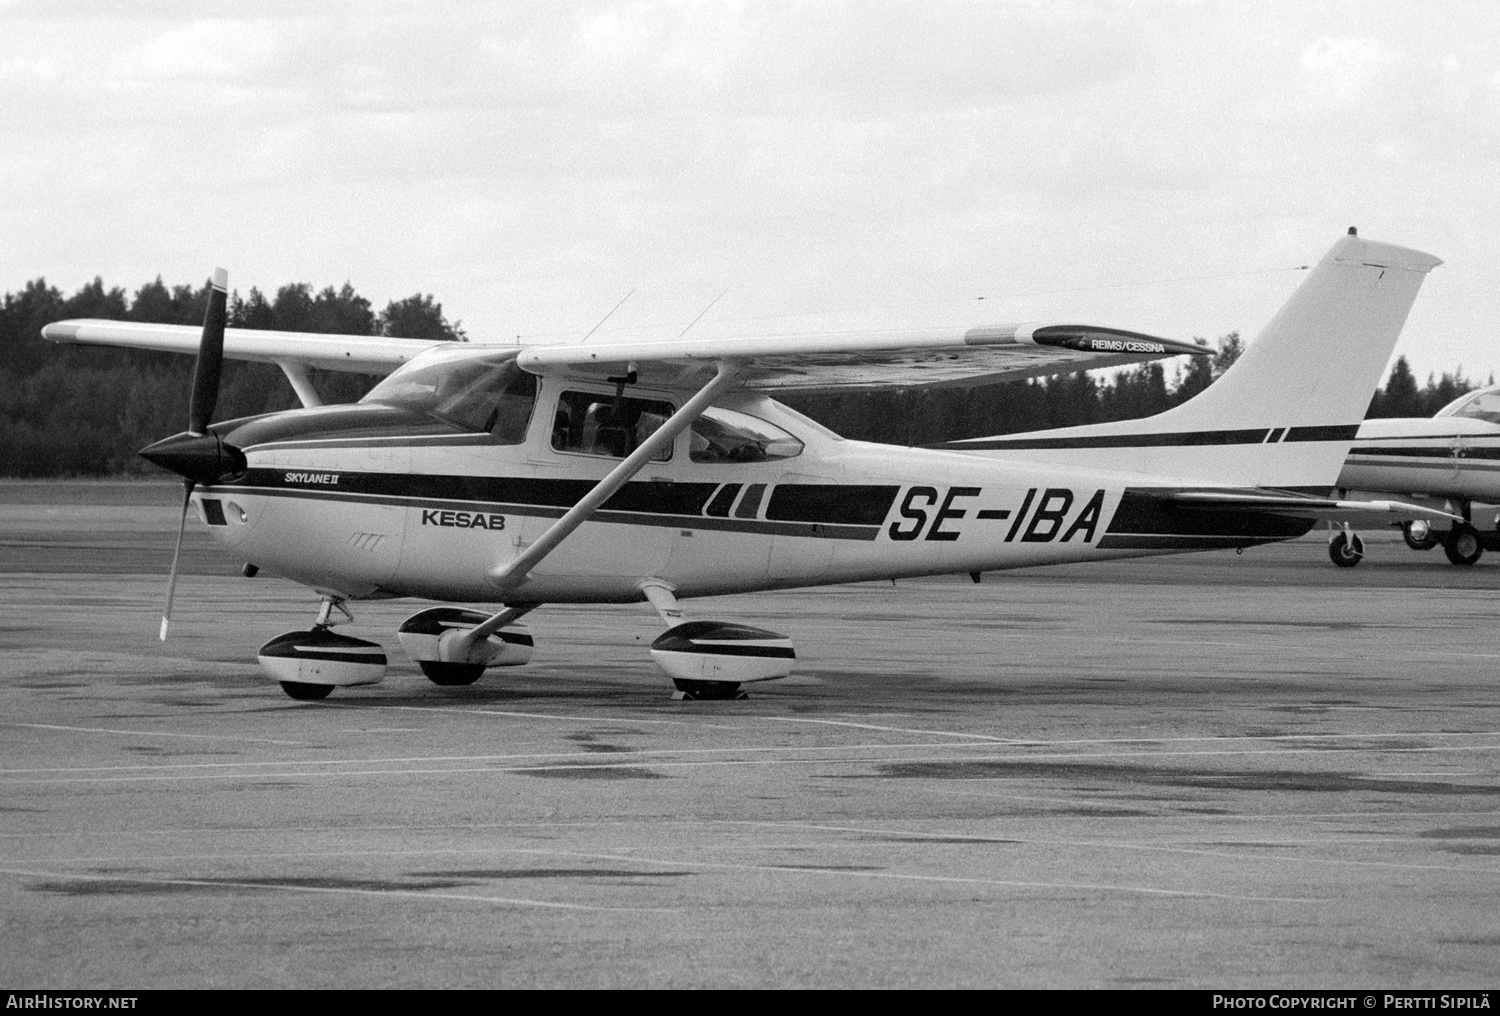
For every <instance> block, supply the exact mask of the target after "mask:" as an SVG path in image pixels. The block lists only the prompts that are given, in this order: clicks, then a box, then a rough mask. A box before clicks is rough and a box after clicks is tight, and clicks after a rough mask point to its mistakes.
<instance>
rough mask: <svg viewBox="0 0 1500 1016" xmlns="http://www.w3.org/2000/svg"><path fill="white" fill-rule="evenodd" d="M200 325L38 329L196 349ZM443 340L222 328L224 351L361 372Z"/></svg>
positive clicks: (136, 345) (65, 338)
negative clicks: (198, 326)
mask: <svg viewBox="0 0 1500 1016" xmlns="http://www.w3.org/2000/svg"><path fill="white" fill-rule="evenodd" d="M201 335H202V330H201V329H199V328H197V327H195V326H192V325H152V324H141V323H139V322H134V321H101V320H98V319H77V320H72V321H58V322H55V323H53V324H50V325H47V326H46V327H45V328H43V329H42V338H44V339H49V340H51V341H52V342H59V343H64V344H71V345H83V346H125V347H127V348H129V349H150V350H155V351H156V352H162V353H186V354H188V355H197V352H198V342H199V338H200V336H201ZM446 344H447V343H439V342H432V341H430V340H422V339H391V338H386V337H384V336H380V335H325V334H322V333H318V332H270V331H260V330H257V329H253V328H226V329H224V356H225V357H227V358H228V359H231V360H256V361H259V362H261V363H274V364H277V365H280V366H282V367H289V366H290V367H297V366H300V367H318V368H321V369H322V370H343V371H352V372H355V373H359V374H389V373H390V372H391V371H393V370H395V369H396V368H397V367H399V366H401V365H402V364H403V363H405V362H406V361H408V360H410V359H411V358H412V357H414V356H416V355H417V354H418V353H420V352H422V351H423V350H424V349H427V348H429V347H431V346H434V345H446Z"/></svg>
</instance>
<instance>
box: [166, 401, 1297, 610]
mask: <svg viewBox="0 0 1500 1016" xmlns="http://www.w3.org/2000/svg"><path fill="white" fill-rule="evenodd" d="M564 388H566V389H569V390H578V389H580V388H584V389H588V388H589V385H588V383H587V382H574V381H570V380H566V379H563V380H558V379H554V378H547V379H544V380H543V382H542V383H541V384H540V385H539V388H538V392H537V399H536V406H535V410H534V412H533V414H532V418H531V424H530V426H529V428H528V429H527V430H526V433H525V438H524V440H522V441H521V443H518V444H496V443H493V442H492V441H491V440H490V438H489V435H487V434H483V433H479V434H463V435H454V434H435V435H431V436H424V435H420V434H413V433H411V429H410V427H409V426H404V427H403V426H399V425H390V426H388V427H387V429H388V430H389V431H390V432H389V433H384V434H383V433H381V429H382V426H385V425H384V424H383V423H382V422H381V419H380V409H379V407H371V406H367V405H355V406H337V407H327V408H324V409H314V410H300V411H292V412H290V413H286V414H277V415H275V416H272V417H261V418H252V419H251V420H248V421H231V422H229V423H226V424H220V425H217V426H216V428H215V429H216V430H218V431H219V432H220V433H221V435H222V436H224V438H225V440H227V441H230V442H231V443H234V444H236V445H237V446H239V447H241V448H242V449H243V451H244V453H245V457H246V461H247V463H248V468H247V469H246V470H245V472H244V473H243V474H242V475H241V476H239V477H236V478H234V479H233V480H230V481H227V482H223V481H221V482H219V483H215V484H212V485H207V486H203V487H200V488H199V489H198V490H197V491H196V492H195V494H194V495H193V500H194V501H195V503H196V504H197V506H198V512H199V515H200V517H201V518H202V519H203V521H204V522H205V523H207V526H208V530H209V532H210V533H211V534H212V535H213V536H214V537H215V538H216V539H218V540H219V541H220V542H221V543H222V544H223V545H224V546H225V547H226V548H227V549H228V550H229V551H230V552H231V553H233V554H235V555H236V556H238V557H239V558H241V559H242V560H244V561H246V562H247V563H250V564H254V565H256V566H257V567H258V568H261V569H264V570H265V571H267V572H270V573H272V574H276V575H280V576H283V577H286V578H289V579H293V580H295V581H297V582H300V583H303V584H305V585H308V586H311V587H313V588H314V589H317V590H319V591H320V592H323V593H325V594H329V595H334V596H338V597H341V598H343V597H348V598H363V597H377V596H418V597H426V598H431V599H438V600H448V601H464V602H507V603H517V602H537V603H558V602H630V601H639V600H642V599H643V598H644V595H643V592H642V588H643V583H645V582H646V581H647V580H653V581H658V582H663V583H666V584H667V585H668V586H669V587H671V588H672V589H673V590H674V591H675V593H676V595H678V596H679V597H691V596H705V595H713V594H723V593H732V592H746V591H753V590H761V589H773V588H783V587H794V586H805V585H817V584H825V583H835V582H849V581H861V580H869V579H884V578H898V577H906V576H917V575H929V574H940V573H955V572H977V571H990V570H999V569H1006V568H1017V567H1025V566H1029V565H1040V564H1054V563H1062V562H1072V561H1085V560H1103V559H1110V558H1118V557H1130V556H1137V555H1140V554H1147V553H1157V554H1159V553H1163V552H1171V551H1174V550H1182V551H1187V550H1204V549H1213V548H1216V547H1230V546H1235V547H1243V546H1250V545H1253V544H1257V543H1264V542H1268V541H1271V540H1278V539H1286V538H1288V537H1292V536H1297V535H1300V534H1301V533H1303V532H1306V531H1307V530H1308V529H1309V528H1310V527H1311V526H1312V524H1313V523H1312V522H1310V521H1306V520H1299V519H1293V518H1267V517H1256V518H1251V517H1248V516H1247V517H1243V518H1241V517H1239V516H1236V515H1235V514H1234V513H1232V512H1228V513H1226V512H1207V513H1204V512H1179V511H1173V510H1171V509H1169V508H1165V507H1163V506H1160V505H1159V504H1156V503H1155V502H1153V499H1152V498H1151V494H1150V492H1151V490H1152V489H1161V488H1162V487H1163V481H1164V479H1165V478H1164V477H1163V476H1161V475H1160V474H1156V475H1153V476H1150V477H1149V478H1148V477H1146V476H1143V475H1139V474H1136V473H1134V472H1125V471H1115V470H1109V469H1100V468H1086V469H1080V468H1079V466H1078V465H1077V464H1068V465H1066V466H1063V465H1051V464H1049V463H1047V462H1046V461H1044V460H1043V457H1042V456H1038V455H1035V454H1031V455H1026V454H1017V455H1015V456H1014V457H997V456H996V455H995V454H994V453H990V454H976V453H973V452H960V451H952V450H933V449H917V448H898V447H893V446H887V445H878V444H870V443H866V442H860V441H851V440H844V439H842V438H839V437H837V436H836V435H834V434H832V433H831V432H829V431H827V430H825V429H824V428H822V427H820V426H819V425H817V424H815V423H813V422H812V421H810V420H808V419H807V418H806V417H803V416H801V415H800V414H798V413H795V412H794V411H792V410H789V409H788V408H786V407H784V406H781V405H780V404H778V403H776V402H774V401H772V400H770V399H768V398H765V397H762V396H759V395H755V394H739V395H732V396H730V397H727V398H726V399H724V400H722V401H721V402H720V403H719V404H720V405H723V406H726V407H729V408H732V409H736V410H739V411H741V412H745V413H748V414H750V415H753V416H756V417H757V418H759V419H762V420H765V421H767V422H769V423H772V424H774V425H775V426H777V427H780V428H782V429H783V430H785V431H786V432H788V433H790V434H792V435H793V436H794V437H796V438H797V439H798V440H799V441H801V442H802V450H801V452H800V454H796V455H794V456H791V457H786V458H779V459H775V460H771V461H749V462H712V463H705V462H696V461H693V457H692V455H691V454H690V451H689V435H688V434H687V433H684V434H680V435H679V436H678V437H677V439H676V441H675V443H674V445H673V446H672V450H671V453H670V455H669V456H668V457H667V459H666V460H665V461H656V462H651V463H650V464H648V465H647V467H646V468H645V469H643V470H642V471H641V472H640V473H639V474H638V475H637V476H635V477H634V478H633V479H632V480H631V481H630V482H629V483H628V484H627V485H626V486H625V488H624V489H622V490H621V491H620V492H619V493H618V494H616V495H615V496H614V497H613V498H612V499H611V500H610V501H609V502H607V503H606V504H605V506H604V508H603V509H602V510H600V511H599V512H598V513H597V514H595V515H594V516H593V517H592V518H590V519H589V520H588V521H587V522H586V523H584V524H583V525H582V526H581V528H579V529H578V530H577V531H576V532H575V533H573V534H572V535H571V536H570V537H569V538H568V539H567V540H565V541H564V542H563V543H562V544H561V545H560V546H559V547H557V549H556V550H555V551H554V552H553V553H551V554H550V555H549V556H547V557H546V558H545V559H544V560H543V561H542V562H541V563H540V564H538V565H537V566H536V567H534V568H533V569H532V570H531V572H530V577H529V578H528V579H526V580H525V581H524V582H521V583H519V584H514V585H510V586H506V587H501V586H498V585H496V584H495V583H494V582H493V581H492V579H491V578H490V577H489V576H488V575H487V574H486V573H487V570H490V569H493V568H495V567H496V566H497V565H504V564H505V563H506V562H508V561H510V560H511V559H513V558H514V557H515V556H516V555H517V554H519V553H520V552H521V551H522V550H524V549H525V548H526V547H527V546H529V545H530V544H531V543H532V542H533V541H535V540H536V539H537V538H538V536H540V535H541V534H542V533H543V532H544V531H545V530H546V529H547V527H549V526H550V525H551V524H552V523H553V522H554V521H556V520H557V519H558V518H559V517H561V516H562V515H563V513H564V512H565V511H566V510H567V508H569V507H570V506H571V505H573V504H574V503H575V502H576V501H577V500H578V499H579V498H580V497H581V496H582V495H583V494H584V493H586V492H587V491H588V490H589V489H590V488H592V487H593V486H594V485H595V484H596V483H598V482H599V480H600V479H602V478H603V477H604V476H605V475H606V474H607V473H609V472H610V470H611V469H612V468H613V467H614V466H616V465H617V464H618V463H619V459H618V458H611V457H608V456H602V455H586V454H576V453H572V452H565V451H558V450H556V448H555V447H554V440H553V438H552V432H551V428H550V427H548V426H547V425H546V424H545V421H550V420H552V419H553V414H554V411H555V410H556V409H557V407H558V397H559V392H560V391H561V390H563V389H564ZM593 390H594V391H595V392H596V394H597V395H598V397H599V398H601V399H608V398H609V397H610V394H611V392H612V389H611V388H609V387H608V386H599V385H597V384H596V385H595V386H594V388H593ZM631 395H632V396H640V397H643V398H653V399H659V400H663V401H673V400H675V399H676V398H677V397H674V396H673V395H672V394H671V393H669V392H664V391H649V390H643V391H636V390H634V389H632V391H631ZM365 417H368V418H369V419H370V420H371V421H372V424H371V425H370V426H367V427H363V428H362V429H361V428H360V427H359V426H358V423H359V421H360V420H361V419H363V418H365ZM351 428H352V429H351ZM355 432H357V433H355ZM351 433H355V436H346V435H350V434H351ZM1193 480H1194V478H1193V477H1183V478H1182V484H1183V485H1184V486H1186V485H1191V484H1192V482H1193ZM1226 524H1227V528H1226Z"/></svg>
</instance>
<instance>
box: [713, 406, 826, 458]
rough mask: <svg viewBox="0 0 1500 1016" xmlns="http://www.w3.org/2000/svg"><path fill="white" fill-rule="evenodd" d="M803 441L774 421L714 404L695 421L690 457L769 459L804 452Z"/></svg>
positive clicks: (789, 456)
mask: <svg viewBox="0 0 1500 1016" xmlns="http://www.w3.org/2000/svg"><path fill="white" fill-rule="evenodd" d="M802 447H803V445H802V442H801V441H799V440H797V439H796V438H795V437H793V436H792V435H790V434H788V433H787V432H786V431H784V430H782V429H781V428H780V427H778V426H776V425H775V424H773V423H769V422H767V421H765V420H762V419H761V418H760V417H758V416H751V415H749V414H748V413H741V412H738V411H736V410H733V409H722V408H720V407H718V406H711V407H709V408H708V409H706V410H704V413H703V415H702V416H700V417H698V419H696V420H694V421H693V428H692V435H691V441H690V442H689V457H690V458H691V459H692V460H693V461H694V462H769V461H771V460H773V459H790V458H795V457H796V456H798V455H801V454H802Z"/></svg>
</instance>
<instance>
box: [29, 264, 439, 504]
mask: <svg viewBox="0 0 1500 1016" xmlns="http://www.w3.org/2000/svg"><path fill="white" fill-rule="evenodd" d="M208 293H209V285H208V283H207V282H206V281H205V282H204V283H203V285H201V286H197V287H194V286H171V287H168V286H167V285H165V284H164V283H163V282H162V280H161V278H160V277H158V278H157V279H156V280H155V281H153V282H149V283H147V284H146V285H144V286H141V287H140V288H139V289H137V290H136V291H135V293H134V295H133V296H127V294H126V292H125V291H124V290H123V289H119V288H110V289H106V288H105V286H104V283H103V281H102V280H101V279H98V278H96V279H94V281H93V282H91V283H89V284H87V285H85V286H84V287H83V288H81V289H80V290H78V292H76V293H74V294H73V295H72V296H69V297H64V296H63V294H62V293H61V292H60V291H59V290H58V289H57V288H56V287H55V286H50V285H48V284H47V282H46V280H45V279H37V280H35V281H33V282H29V283H27V284H26V285H25V286H24V287H23V288H22V289H21V290H20V291H19V292H16V293H6V294H5V299H4V301H3V302H0V392H3V393H4V394H3V395H0V476H74V475H86V476H100V475H110V474H130V473H144V472H150V471H152V467H150V466H147V465H146V463H144V462H143V461H142V460H141V459H139V458H138V457H137V456H136V454H135V453H136V451H137V450H138V449H140V448H142V447H144V446H146V445H148V444H150V443H151V442H152V441H155V440H157V439H159V438H162V437H166V436H167V435H169V434H175V433H177V432H178V431H181V430H183V429H184V428H185V427H186V425H187V398H188V390H189V386H190V384H191V379H192V372H193V358H192V357H189V356H181V355H177V354H173V353H153V352H147V351H144V350H135V349H114V348H103V347H87V348H85V347H78V346H60V345H56V344H54V343H51V342H47V341H46V340H44V339H43V338H42V337H41V330H42V327H43V326H44V325H47V324H51V323H52V322H53V321H61V320H64V319H67V318H108V319H113V320H118V321H142V322H153V323H157V324H182V325H194V326H201V325H202V324H203V315H204V311H205V309H206V308H207V305H208ZM228 324H229V327H231V328H256V329H272V330H277V331H296V332H325V333H335V334H345V335H384V336H390V337H393V338H411V339H427V340H433V339H446V340H463V339H465V338H466V336H465V335H464V332H463V329H462V327H461V324H460V323H459V322H457V321H455V322H451V323H450V322H449V321H448V319H447V318H446V317H445V316H444V315H443V307H442V304H440V303H438V302H436V301H435V300H434V299H433V298H432V297H431V296H430V295H424V294H421V293H418V294H415V295H413V296H410V297H407V298H406V299H404V300H393V301H391V302H390V303H388V304H386V306H385V309H384V310H381V311H379V312H377V311H376V310H375V309H374V306H373V305H372V304H371V303H370V301H369V300H367V299H365V298H364V297H362V296H360V295H359V294H358V293H356V292H355V291H354V288H353V287H352V286H350V285H349V284H348V283H345V284H344V285H343V287H342V288H340V289H334V288H333V287H332V286H329V287H327V288H325V289H323V290H321V291H317V292H315V291H314V290H313V288H312V286H310V285H308V284H307V283H294V284H291V285H287V286H282V287H281V288H280V289H278V290H277V291H276V295H275V297H274V298H272V299H268V298H267V297H266V296H265V295H264V294H263V293H261V291H260V290H258V289H251V290H250V292H249V294H248V295H246V296H243V297H242V296H241V295H240V294H239V293H238V292H235V293H234V294H233V295H232V297H231V299H230V301H229V321H228ZM312 374H313V383H314V384H315V386H316V387H317V389H318V391H319V393H320V394H321V395H322V396H323V397H324V399H325V400H326V401H328V402H353V401H355V400H357V399H358V398H359V397H360V396H362V395H363V394H364V393H365V392H366V391H368V390H369V389H370V387H371V386H372V385H373V384H374V382H375V381H376V380H378V379H377V378H373V377H369V376H366V375H361V374H350V373H343V372H335V371H313V372H312ZM297 405H300V403H299V402H298V400H297V397H296V395H295V394H294V393H293V392H292V388H291V385H290V384H289V383H288V382H287V380H286V377H285V375H283V374H282V372H281V370H280V369H279V368H278V367H276V366H274V365H272V364H265V363H245V362H238V361H234V360H226V361H225V363H224V372H223V377H222V380H221V385H220V394H219V402H218V407H217V410H216V412H215V414H214V418H215V419H218V420H228V419H233V418H235V417H239V416H251V415H254V414H257V413H270V412H275V411H277V410H282V409H290V408H292V407H294V406H297Z"/></svg>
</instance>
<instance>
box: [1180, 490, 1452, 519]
mask: <svg viewBox="0 0 1500 1016" xmlns="http://www.w3.org/2000/svg"><path fill="white" fill-rule="evenodd" d="M1161 499H1162V500H1164V501H1167V502H1170V503H1171V504H1172V505H1173V506H1175V507H1178V508H1203V509H1214V510H1218V511H1223V510H1225V509H1232V510H1234V511H1243V512H1252V513H1264V514H1267V515H1281V516H1286V517H1290V518H1298V519H1320V520H1322V519H1332V520H1335V521H1343V520H1353V519H1361V518H1363V519H1369V518H1371V517H1375V518H1377V519H1383V520H1384V521H1392V522H1407V521H1411V520H1413V519H1429V520H1435V519H1444V520H1446V521H1451V522H1462V521H1463V517H1462V516H1459V515H1453V514H1450V513H1449V512H1445V511H1438V510H1437V509H1436V508H1424V507H1422V506H1421V505H1416V504H1407V503H1406V502H1404V501H1340V500H1336V499H1333V498H1323V497H1309V496H1305V495H1301V494H1287V493H1284V492H1281V491H1275V490H1246V491H1232V490H1181V491H1171V492H1168V493H1163V494H1162V495H1161Z"/></svg>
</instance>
